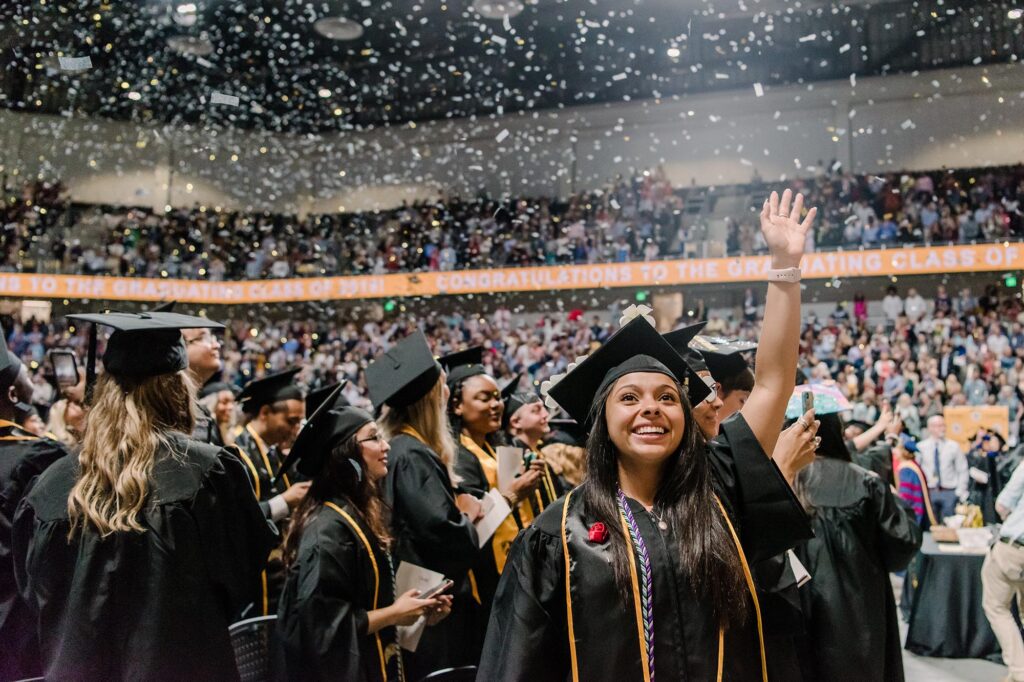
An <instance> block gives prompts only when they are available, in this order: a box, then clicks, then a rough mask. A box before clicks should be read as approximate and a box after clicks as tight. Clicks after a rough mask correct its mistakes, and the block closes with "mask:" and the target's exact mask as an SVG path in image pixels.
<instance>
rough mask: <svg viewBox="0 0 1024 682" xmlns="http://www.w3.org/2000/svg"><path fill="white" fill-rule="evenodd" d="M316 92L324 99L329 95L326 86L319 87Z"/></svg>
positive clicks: (329, 92)
mask: <svg viewBox="0 0 1024 682" xmlns="http://www.w3.org/2000/svg"><path fill="white" fill-rule="evenodd" d="M316 94H318V95H320V96H321V97H323V98H324V99H327V98H328V97H330V96H331V91H330V90H328V89H327V88H320V89H319V90H317V92H316Z"/></svg>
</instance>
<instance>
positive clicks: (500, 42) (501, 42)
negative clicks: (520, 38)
mask: <svg viewBox="0 0 1024 682" xmlns="http://www.w3.org/2000/svg"><path fill="white" fill-rule="evenodd" d="M491 42H492V43H494V44H495V45H499V46H501V47H505V45H507V44H508V41H507V40H505V39H504V38H502V37H501V36H491Z"/></svg>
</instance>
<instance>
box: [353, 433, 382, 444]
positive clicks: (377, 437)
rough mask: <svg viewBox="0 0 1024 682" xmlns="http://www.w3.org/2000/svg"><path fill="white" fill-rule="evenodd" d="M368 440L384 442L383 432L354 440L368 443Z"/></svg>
mask: <svg viewBox="0 0 1024 682" xmlns="http://www.w3.org/2000/svg"><path fill="white" fill-rule="evenodd" d="M370 441H377V442H378V443H383V442H384V434H382V433H375V434H373V435H372V436H369V437H367V438H363V439H361V440H357V441H356V442H357V443H368V442H370Z"/></svg>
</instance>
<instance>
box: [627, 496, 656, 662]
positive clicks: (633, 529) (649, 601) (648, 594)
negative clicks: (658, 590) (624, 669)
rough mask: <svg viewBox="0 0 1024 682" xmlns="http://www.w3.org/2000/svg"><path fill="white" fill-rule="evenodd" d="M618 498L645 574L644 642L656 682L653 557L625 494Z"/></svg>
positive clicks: (642, 605) (642, 590) (642, 587)
mask: <svg viewBox="0 0 1024 682" xmlns="http://www.w3.org/2000/svg"><path fill="white" fill-rule="evenodd" d="M618 497H619V512H620V513H621V514H622V518H624V519H625V520H626V526H627V527H628V528H629V535H630V537H631V538H632V540H633V543H632V544H633V550H634V551H635V552H636V557H637V560H638V561H639V562H640V567H641V568H642V569H643V573H644V579H643V581H642V582H641V583H640V613H641V615H642V617H643V621H644V640H645V642H646V644H647V669H648V671H649V672H650V673H651V682H654V577H653V574H652V573H651V557H650V555H649V554H648V553H647V545H646V544H644V538H643V536H642V535H641V534H640V528H639V527H638V526H637V525H636V519H635V518H634V517H633V510H632V509H630V508H629V504H628V503H627V502H626V495H625V493H623V492H622V491H621V490H619V495H618Z"/></svg>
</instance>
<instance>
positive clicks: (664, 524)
mask: <svg viewBox="0 0 1024 682" xmlns="http://www.w3.org/2000/svg"><path fill="white" fill-rule="evenodd" d="M647 513H648V514H650V515H651V518H652V519H654V520H655V521H657V522H658V528H660V529H661V530H668V521H666V520H665V510H664V509H663V510H661V513H660V514H658V513H657V512H655V511H654V507H651V508H650V509H648V510H647Z"/></svg>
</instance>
